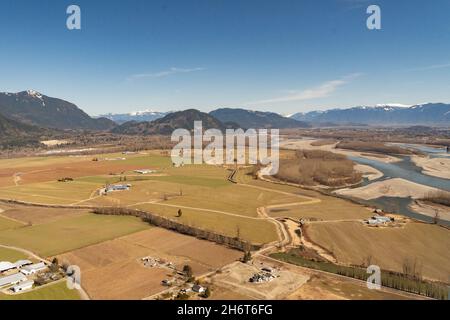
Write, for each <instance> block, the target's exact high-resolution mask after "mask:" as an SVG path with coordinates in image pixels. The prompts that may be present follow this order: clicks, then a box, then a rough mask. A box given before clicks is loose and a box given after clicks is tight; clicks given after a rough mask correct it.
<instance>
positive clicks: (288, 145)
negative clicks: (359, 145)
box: [280, 139, 401, 163]
mask: <svg viewBox="0 0 450 320" xmlns="http://www.w3.org/2000/svg"><path fill="white" fill-rule="evenodd" d="M315 141H320V139H315V140H302V139H286V140H282V141H280V148H284V149H290V150H299V149H305V150H324V151H330V152H334V153H338V154H342V155H345V156H350V157H362V158H367V159H371V160H377V161H381V162H385V163H392V162H398V161H400V160H401V159H400V158H397V157H393V156H389V155H378V154H371V153H368V152H357V151H351V150H345V149H337V148H336V144H328V145H323V146H313V145H311V144H312V143H313V142H315Z"/></svg>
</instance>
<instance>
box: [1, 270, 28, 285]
mask: <svg viewBox="0 0 450 320" xmlns="http://www.w3.org/2000/svg"><path fill="white" fill-rule="evenodd" d="M23 281H27V277H25V276H24V275H23V274H21V273H16V274H13V275H10V276H6V277H1V278H0V288H1V287H4V286H9V285H13V284H18V283H20V282H23Z"/></svg>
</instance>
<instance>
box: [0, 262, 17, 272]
mask: <svg viewBox="0 0 450 320" xmlns="http://www.w3.org/2000/svg"><path fill="white" fill-rule="evenodd" d="M15 268H16V265H15V264H14V263H11V262H9V261H2V262H0V272H5V271H8V270H12V269H15Z"/></svg>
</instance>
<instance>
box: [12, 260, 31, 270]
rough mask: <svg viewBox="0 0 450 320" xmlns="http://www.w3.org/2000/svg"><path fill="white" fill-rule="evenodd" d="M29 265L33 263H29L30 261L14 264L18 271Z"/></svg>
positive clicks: (20, 261)
mask: <svg viewBox="0 0 450 320" xmlns="http://www.w3.org/2000/svg"><path fill="white" fill-rule="evenodd" d="M31 264H33V262H31V261H30V260H19V261H16V262H15V263H14V265H15V266H16V268H17V269H20V268H22V267H24V266H29V265H31Z"/></svg>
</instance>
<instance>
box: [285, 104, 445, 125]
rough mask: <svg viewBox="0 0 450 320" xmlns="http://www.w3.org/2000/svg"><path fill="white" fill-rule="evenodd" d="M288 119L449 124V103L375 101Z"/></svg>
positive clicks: (332, 121)
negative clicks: (372, 104)
mask: <svg viewBox="0 0 450 320" xmlns="http://www.w3.org/2000/svg"><path fill="white" fill-rule="evenodd" d="M290 118H291V119H295V120H299V121H306V122H310V123H318V124H320V123H326V122H331V123H335V124H349V123H359V124H365V125H381V126H385V125H408V126H409V125H426V126H450V104H444V103H426V104H420V105H414V106H409V107H401V106H398V105H389V104H387V105H378V106H375V107H367V106H361V107H354V108H349V109H332V110H327V111H312V112H308V113H296V114H294V115H292V116H290Z"/></svg>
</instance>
